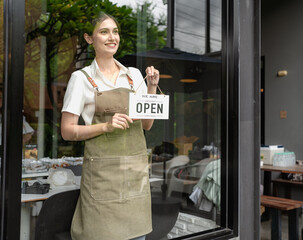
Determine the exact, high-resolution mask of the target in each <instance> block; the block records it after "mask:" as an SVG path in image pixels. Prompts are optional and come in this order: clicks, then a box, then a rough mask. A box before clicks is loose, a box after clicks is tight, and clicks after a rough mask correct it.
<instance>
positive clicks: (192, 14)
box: [174, 0, 206, 54]
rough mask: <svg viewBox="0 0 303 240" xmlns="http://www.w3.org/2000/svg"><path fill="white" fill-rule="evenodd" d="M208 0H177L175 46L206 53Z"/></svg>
mask: <svg viewBox="0 0 303 240" xmlns="http://www.w3.org/2000/svg"><path fill="white" fill-rule="evenodd" d="M205 6H206V0H192V1H190V4H189V2H188V1H185V0H176V1H175V9H176V13H175V31H174V35H175V36H174V39H175V42H174V44H175V48H177V49H180V50H182V51H185V52H191V53H196V54H203V53H205V41H206V37H205V33H206V8H205Z"/></svg>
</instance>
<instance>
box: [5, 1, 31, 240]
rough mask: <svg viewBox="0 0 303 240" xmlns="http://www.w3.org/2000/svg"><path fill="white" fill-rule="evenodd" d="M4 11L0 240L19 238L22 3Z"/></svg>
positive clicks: (8, 4)
mask: <svg viewBox="0 0 303 240" xmlns="http://www.w3.org/2000/svg"><path fill="white" fill-rule="evenodd" d="M3 9H4V11H3V36H4V39H3V42H4V46H3V48H4V63H3V69H4V71H3V90H2V96H3V103H2V106H3V107H2V111H1V113H2V136H1V137H2V149H1V150H2V151H1V186H0V189H1V192H0V239H1V240H4V239H19V238H20V210H21V182H20V180H21V173H22V164H21V162H20V161H21V159H22V121H23V119H22V118H23V116H22V108H23V87H24V79H23V78H24V74H23V71H24V42H25V38H24V35H23V34H24V13H25V11H24V10H25V1H24V0H4V1H3Z"/></svg>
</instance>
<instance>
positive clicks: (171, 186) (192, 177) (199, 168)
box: [167, 158, 213, 196]
mask: <svg viewBox="0 0 303 240" xmlns="http://www.w3.org/2000/svg"><path fill="white" fill-rule="evenodd" d="M212 161H213V159H210V158H205V159H203V160H201V161H199V162H197V163H195V164H192V165H187V166H177V167H174V168H172V169H171V174H170V176H169V177H168V181H167V182H168V196H171V194H172V192H180V193H188V194H190V193H192V190H193V187H194V186H195V185H196V183H197V182H198V180H199V179H200V177H201V176H202V174H203V171H204V169H205V168H206V166H207V165H208V164H209V163H210V162H212ZM180 169H183V170H184V172H187V174H188V176H187V177H188V178H187V179H186V178H181V177H180V178H178V177H177V176H176V175H177V174H176V173H178V171H180Z"/></svg>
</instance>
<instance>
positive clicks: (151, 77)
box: [142, 66, 159, 131]
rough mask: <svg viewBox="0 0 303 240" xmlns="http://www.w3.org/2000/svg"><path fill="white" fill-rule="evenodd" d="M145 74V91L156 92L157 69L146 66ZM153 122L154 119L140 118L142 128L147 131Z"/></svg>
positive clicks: (157, 81)
mask: <svg viewBox="0 0 303 240" xmlns="http://www.w3.org/2000/svg"><path fill="white" fill-rule="evenodd" d="M145 71H146V75H147V93H148V94H156V92H157V85H158V83H159V71H158V70H157V69H155V68H154V67H153V66H151V67H147V68H146V70H145ZM153 123H154V119H142V127H143V129H144V130H146V131H149V130H150V129H151V128H152V126H153Z"/></svg>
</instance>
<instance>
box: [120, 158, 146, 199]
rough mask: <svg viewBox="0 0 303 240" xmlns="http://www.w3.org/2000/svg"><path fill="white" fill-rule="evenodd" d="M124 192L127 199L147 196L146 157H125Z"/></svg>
mask: <svg viewBox="0 0 303 240" xmlns="http://www.w3.org/2000/svg"><path fill="white" fill-rule="evenodd" d="M125 167H126V169H127V171H126V173H125V180H126V184H125V186H126V192H127V194H128V197H137V196H140V195H146V194H149V177H148V157H147V155H136V156H127V157H125Z"/></svg>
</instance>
